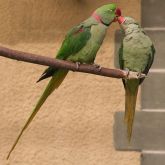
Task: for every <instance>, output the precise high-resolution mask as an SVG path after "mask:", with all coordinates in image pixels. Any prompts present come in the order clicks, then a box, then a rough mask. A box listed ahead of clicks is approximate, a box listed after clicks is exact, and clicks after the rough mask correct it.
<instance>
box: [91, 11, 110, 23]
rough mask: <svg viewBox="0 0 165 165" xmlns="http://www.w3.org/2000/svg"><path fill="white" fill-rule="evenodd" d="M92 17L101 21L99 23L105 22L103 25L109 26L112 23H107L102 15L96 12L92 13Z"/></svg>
mask: <svg viewBox="0 0 165 165" xmlns="http://www.w3.org/2000/svg"><path fill="white" fill-rule="evenodd" d="M92 17H93V18H94V19H95V20H96V21H97V22H99V23H101V24H103V25H105V26H109V25H110V24H106V23H105V22H103V20H102V19H101V17H100V16H99V15H98V14H97V13H96V12H94V13H93V14H92Z"/></svg>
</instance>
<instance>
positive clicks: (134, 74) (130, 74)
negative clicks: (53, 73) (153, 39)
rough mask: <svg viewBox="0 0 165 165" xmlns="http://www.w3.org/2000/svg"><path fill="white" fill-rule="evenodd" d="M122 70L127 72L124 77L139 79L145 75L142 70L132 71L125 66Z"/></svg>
mask: <svg viewBox="0 0 165 165" xmlns="http://www.w3.org/2000/svg"><path fill="white" fill-rule="evenodd" d="M124 70H125V71H126V72H127V75H126V79H141V78H145V77H146V75H145V74H143V73H142V72H133V71H130V70H129V69H128V68H125V69H124Z"/></svg>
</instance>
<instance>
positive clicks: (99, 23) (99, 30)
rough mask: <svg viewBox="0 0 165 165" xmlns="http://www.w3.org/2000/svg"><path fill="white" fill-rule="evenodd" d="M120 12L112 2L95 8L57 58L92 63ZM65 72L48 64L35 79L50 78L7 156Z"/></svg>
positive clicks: (78, 26) (65, 40) (68, 37)
mask: <svg viewBox="0 0 165 165" xmlns="http://www.w3.org/2000/svg"><path fill="white" fill-rule="evenodd" d="M120 15H121V11H120V9H118V8H117V7H116V5H115V4H107V5H104V6H101V7H100V8H98V9H96V10H95V11H94V13H93V14H92V15H91V16H90V17H89V18H88V19H86V20H85V21H84V22H82V23H80V24H79V25H77V26H74V27H73V28H72V29H71V30H69V31H68V33H67V34H66V36H65V39H64V41H63V43H62V46H61V48H60V50H59V51H58V53H57V56H56V58H57V59H62V60H69V61H72V62H79V63H88V64H93V63H94V60H95V57H96V53H97V51H98V50H99V48H100V46H101V44H102V42H103V40H104V37H105V35H106V31H107V28H108V26H109V25H110V24H111V23H112V22H115V21H116V18H117V16H120ZM67 73H68V70H66V69H54V68H52V67H49V68H47V69H46V70H45V71H44V73H43V74H42V75H41V77H40V79H39V80H38V81H37V82H39V81H41V80H43V79H46V78H48V77H52V78H51V80H50V81H49V83H48V85H47V87H46V89H45V91H44V92H43V94H42V96H41V97H40V99H39V101H38V102H37V104H36V106H35V108H34V109H33V111H32V114H31V115H30V117H29V118H28V120H27V122H26V123H25V125H24V126H23V128H22V130H21V132H20V134H19V136H18V137H17V139H16V141H15V142H14V144H13V146H12V148H11V150H10V151H9V154H8V156H7V159H8V158H9V156H10V154H11V152H12V151H13V150H14V148H15V146H16V145H17V143H18V141H19V139H20V137H21V135H22V134H23V132H24V131H25V129H26V128H27V127H28V125H29V124H30V122H31V121H32V120H33V118H34V117H35V115H36V114H37V112H38V111H39V109H40V108H41V106H42V105H43V103H44V102H45V100H46V99H47V98H48V96H49V95H50V94H51V93H52V92H53V91H54V90H55V89H57V88H58V87H59V86H60V84H61V83H62V81H63V80H64V78H65V76H66V75H67Z"/></svg>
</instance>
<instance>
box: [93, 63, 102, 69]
mask: <svg viewBox="0 0 165 165" xmlns="http://www.w3.org/2000/svg"><path fill="white" fill-rule="evenodd" d="M93 66H95V67H96V68H98V70H99V71H101V66H100V65H98V64H95V63H94V64H93Z"/></svg>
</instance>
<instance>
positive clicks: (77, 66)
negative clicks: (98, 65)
mask: <svg viewBox="0 0 165 165" xmlns="http://www.w3.org/2000/svg"><path fill="white" fill-rule="evenodd" d="M80 64H81V63H80V62H76V69H77V70H78V69H79V66H80Z"/></svg>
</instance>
